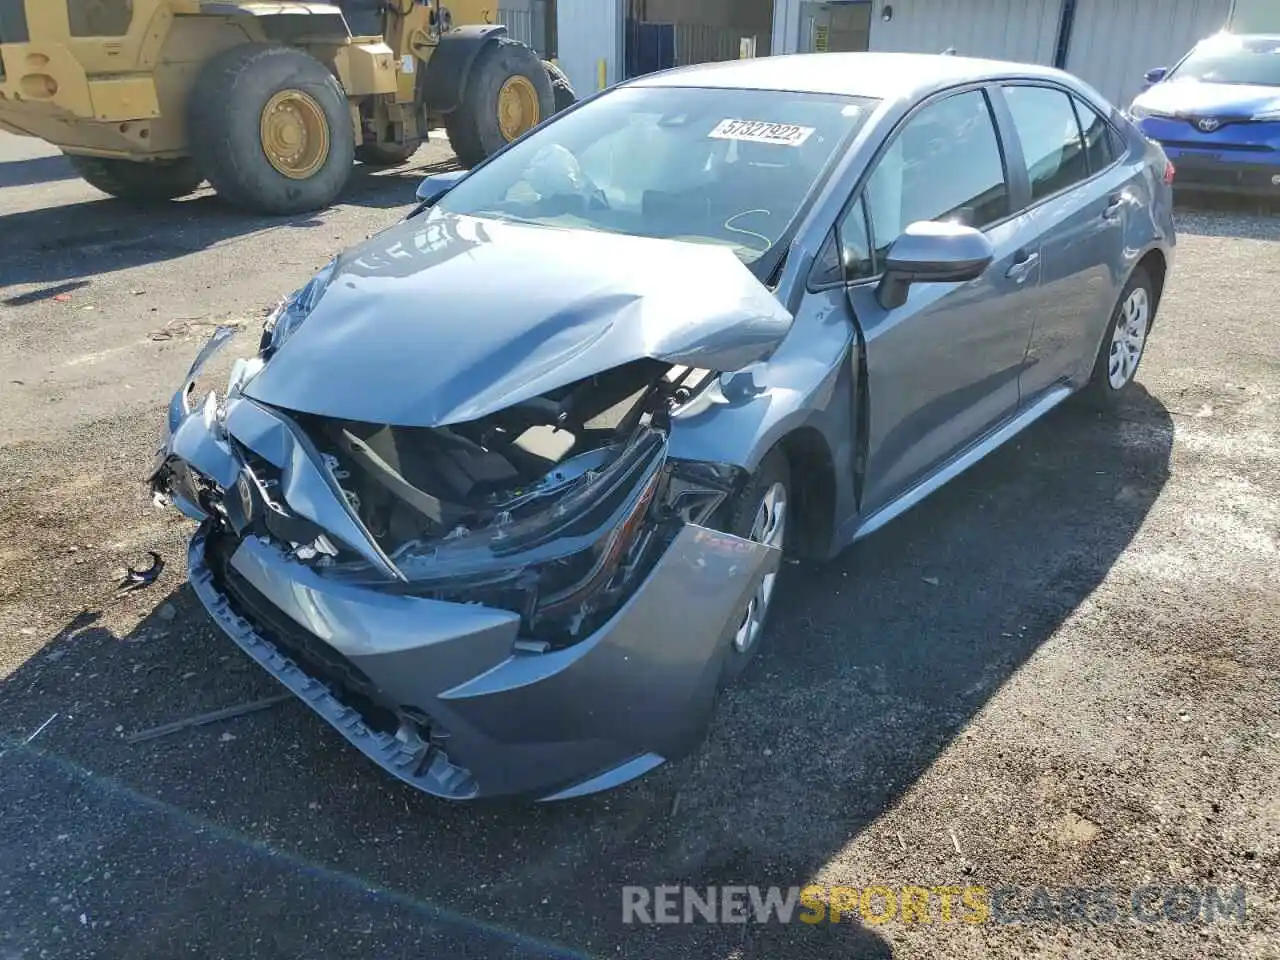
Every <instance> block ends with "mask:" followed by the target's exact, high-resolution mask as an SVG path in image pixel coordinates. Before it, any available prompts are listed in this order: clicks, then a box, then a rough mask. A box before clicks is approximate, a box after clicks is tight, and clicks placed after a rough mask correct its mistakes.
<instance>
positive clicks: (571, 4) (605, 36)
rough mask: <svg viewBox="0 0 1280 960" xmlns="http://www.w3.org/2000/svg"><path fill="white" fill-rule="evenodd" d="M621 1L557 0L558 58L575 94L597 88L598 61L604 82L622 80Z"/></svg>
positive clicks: (612, 82)
mask: <svg viewBox="0 0 1280 960" xmlns="http://www.w3.org/2000/svg"><path fill="white" fill-rule="evenodd" d="M622 24H623V12H622V0H558V2H557V4H556V42H557V52H558V54H559V56H558V57H557V59H558V60H559V62H560V68H561V69H562V70H564V72H565V73H567V74H568V75H569V82H570V83H572V84H573V88H574V90H576V91H577V92H578V96H580V97H585V96H588V95H590V94H592V93H595V92H596V91H597V90H598V89H599V88H600V83H599V79H598V64H599V62H600V61H601V60H603V61H604V62H605V83H606V85H612V84H615V83H617V82H618V81H619V80H621V79H622V69H623V58H622Z"/></svg>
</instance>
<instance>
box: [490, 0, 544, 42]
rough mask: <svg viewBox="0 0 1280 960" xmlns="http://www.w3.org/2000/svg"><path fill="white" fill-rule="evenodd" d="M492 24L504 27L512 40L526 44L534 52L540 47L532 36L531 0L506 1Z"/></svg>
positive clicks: (536, 39) (537, 40)
mask: <svg viewBox="0 0 1280 960" xmlns="http://www.w3.org/2000/svg"><path fill="white" fill-rule="evenodd" d="M493 22H494V23H501V24H502V25H503V26H505V27H506V28H507V34H508V36H510V37H511V39H512V40H519V41H520V42H521V43H527V44H528V45H529V46H531V47H533V48H534V49H535V50H537V49H538V48H539V47H540V46H541V43H540V42H539V39H538V38H537V37H535V36H534V35H533V0H506V3H504V4H503V5H502V6H500V7H499V8H498V13H497V16H495V17H494V20H493ZM539 52H541V51H539Z"/></svg>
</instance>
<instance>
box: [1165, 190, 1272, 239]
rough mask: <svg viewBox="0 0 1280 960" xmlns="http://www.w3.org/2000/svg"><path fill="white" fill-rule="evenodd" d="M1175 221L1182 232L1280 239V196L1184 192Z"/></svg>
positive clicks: (1227, 236)
mask: <svg viewBox="0 0 1280 960" xmlns="http://www.w3.org/2000/svg"><path fill="white" fill-rule="evenodd" d="M1176 202H1177V206H1176V209H1175V212H1174V222H1175V225H1176V227H1177V231H1178V233H1179V234H1187V235H1192V236H1202V237H1226V238H1231V239H1249V240H1280V216H1277V213H1280V199H1277V200H1267V199H1260V198H1257V197H1237V196H1232V195H1230V194H1216V193H1194V192H1185V191H1184V192H1180V193H1179V194H1178V195H1177V197H1176Z"/></svg>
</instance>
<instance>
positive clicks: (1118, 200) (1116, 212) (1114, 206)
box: [1102, 194, 1124, 220]
mask: <svg viewBox="0 0 1280 960" xmlns="http://www.w3.org/2000/svg"><path fill="white" fill-rule="evenodd" d="M1123 209H1124V196H1123V195H1121V194H1117V195H1116V196H1114V197H1111V198H1110V200H1109V202H1108V203H1107V208H1106V209H1105V210H1103V211H1102V219H1103V220H1114V219H1115V218H1116V217H1118V216H1120V211H1121V210H1123Z"/></svg>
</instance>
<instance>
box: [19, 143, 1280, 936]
mask: <svg viewBox="0 0 1280 960" xmlns="http://www.w3.org/2000/svg"><path fill="white" fill-rule="evenodd" d="M447 163H448V155H447V152H446V151H445V150H444V149H443V148H441V147H436V146H428V147H426V148H424V150H423V151H422V152H420V153H419V155H418V157H417V158H415V160H414V161H413V162H412V164H411V165H410V166H409V167H408V168H405V169H402V170H398V171H392V172H382V173H377V174H374V173H369V172H366V171H363V170H358V171H357V174H356V176H355V178H354V180H353V183H352V186H351V189H350V191H349V192H348V195H347V196H346V197H345V198H344V200H343V202H342V203H340V204H339V205H338V206H337V207H335V208H334V209H332V210H330V211H326V212H324V213H322V214H318V215H315V216H309V217H299V218H292V219H263V218H253V217H246V216H244V215H241V214H237V213H234V212H231V211H229V210H227V209H225V208H224V207H222V205H221V204H220V203H219V202H218V201H217V200H216V198H213V197H211V196H205V195H200V196H197V197H195V198H192V199H189V200H186V201H182V202H177V203H174V204H171V205H169V206H167V207H165V208H163V209H161V210H158V211H155V210H153V211H149V212H140V211H136V210H132V209H130V208H129V207H127V206H125V205H124V204H121V203H119V202H117V201H114V200H110V199H106V198H103V197H102V196H101V195H100V194H98V193H96V191H94V190H93V189H92V188H90V187H89V186H87V185H85V184H83V183H81V182H80V181H78V180H76V179H74V178H72V176H71V173H70V171H69V169H68V168H67V167H66V165H65V162H64V161H63V160H62V159H61V158H58V157H56V156H52V155H51V154H50V151H48V150H47V149H46V148H44V147H43V146H42V145H40V144H37V143H33V142H31V141H23V140H17V139H14V138H8V137H4V136H3V135H0V343H3V349H0V798H2V801H0V897H2V898H3V899H2V900H0V960H16V958H24V960H25V958H37V957H41V958H43V957H48V958H63V957H67V958H72V957H76V958H78V957H121V958H125V957H127V958H130V960H142V958H152V957H154V958H169V957H173V956H177V955H179V954H183V955H190V956H199V957H237V958H239V957H299V956H306V957H378V958H384V957H385V958H396V957H424V956H430V957H453V956H457V957H541V956H574V955H589V956H626V957H657V958H662V957H694V956H697V957H705V958H723V960H729V958H747V957H752V958H754V957H761V958H766V957H767V958H777V957H787V958H791V957H797V958H807V957H812V958H832V957H888V956H892V955H898V956H904V957H905V956H912V957H915V956H925V957H947V958H959V957H991V956H996V957H1021V956H1028V955H1037V956H1054V957H1058V956H1088V957H1121V956H1123V957H1152V958H1161V960H1165V958H1170V957H1209V956H1221V957H1233V958H1234V957H1242V958H1243V957H1249V958H1257V957H1277V956H1280V946H1278V943H1280V940H1278V938H1277V935H1276V930H1277V921H1278V920H1280V656H1278V655H1277V649H1276V644H1277V637H1278V636H1280V614H1278V611H1280V572H1278V571H1280V568H1278V567H1277V563H1276V561H1277V554H1278V553H1280V469H1278V468H1277V464H1280V338H1278V337H1277V332H1278V329H1280V328H1277V325H1276V319H1275V318H1276V313H1275V310H1276V304H1277V303H1278V302H1280V219H1277V218H1276V217H1275V216H1274V215H1269V214H1266V213H1261V214H1260V213H1257V212H1255V211H1251V210H1235V211H1221V210H1217V211H1215V210H1200V211H1191V212H1185V213H1184V214H1182V216H1181V218H1180V226H1181V231H1182V233H1181V244H1180V248H1179V261H1178V263H1177V265H1176V269H1175V272H1174V275H1173V278H1172V280H1171V284H1170V287H1169V289H1168V291H1167V294H1166V297H1165V301H1164V303H1163V305H1162V308H1161V313H1160V317H1159V320H1158V322H1157V325H1156V327H1155V331H1154V339H1153V340H1152V342H1151V346H1150V349H1149V351H1148V355H1147V357H1146V359H1145V362H1144V365H1143V368H1142V370H1141V372H1140V374H1139V380H1140V382H1141V386H1142V389H1140V390H1138V391H1137V393H1136V396H1134V397H1133V399H1132V400H1131V401H1130V402H1129V403H1128V405H1127V406H1126V408H1125V409H1124V410H1123V411H1122V412H1121V414H1120V416H1118V417H1116V418H1114V419H1109V420H1105V419H1097V418H1095V417H1093V416H1090V415H1085V414H1083V413H1081V412H1079V411H1077V410H1068V409H1062V410H1060V411H1058V412H1056V413H1055V414H1053V415H1051V416H1050V417H1049V418H1048V419H1046V420H1045V421H1043V422H1042V423H1040V424H1039V425H1037V426H1036V427H1034V428H1033V429H1032V430H1031V431H1029V432H1028V433H1027V434H1025V435H1024V436H1023V437H1021V438H1020V439H1019V440H1018V441H1016V442H1015V443H1013V444H1012V445H1010V446H1009V447H1008V448H1007V449H1005V450H1002V451H1000V452H999V453H997V454H996V455H994V456H993V457H991V458H989V459H988V460H987V461H986V462H984V463H983V464H981V465H979V466H978V467H976V468H975V469H973V470H972V471H970V472H969V473H968V474H966V475H964V476H963V477H962V478H960V479H959V480H957V481H956V482H954V483H953V484H952V485H951V486H950V487H949V488H948V489H946V490H945V491H943V492H941V493H939V494H938V495H936V496H935V497H933V498H931V499H930V500H929V501H928V502H926V503H925V504H923V505H922V506H920V507H919V508H917V509H916V510H915V511H913V512H912V513H911V514H909V515H908V516H906V517H904V518H902V519H901V520H899V521H897V522H895V523H894V524H892V525H890V526H889V527H887V528H886V529H885V530H884V531H882V532H881V533H879V534H877V535H876V536H875V537H873V538H871V539H870V540H868V541H867V542H865V543H863V544H861V545H859V546H858V547H857V548H855V549H854V550H852V551H850V552H849V553H848V554H846V555H845V556H844V557H842V558H841V559H840V560H839V561H837V562H836V563H834V564H831V565H828V566H825V567H807V566H806V567H797V566H789V567H787V569H786V573H787V580H786V581H785V582H784V589H783V592H782V595H781V598H780V600H779V604H780V605H779V607H778V608H777V610H776V614H775V620H774V622H773V628H772V630H771V635H770V638H769V647H768V649H767V651H766V652H765V654H764V655H763V657H762V660H761V661H760V662H759V663H758V664H757V665H756V667H755V669H753V671H752V673H751V674H749V682H748V683H746V684H745V685H744V686H743V687H741V688H740V689H736V690H734V691H733V692H732V693H731V694H730V695H729V696H727V697H726V698H725V700H724V702H723V703H722V704H721V706H720V709H719V712H718V715H717V719H716V722H715V726H714V729H713V731H712V734H711V736H710V738H709V740H708V742H707V743H706V745H705V747H704V748H703V749H702V750H701V751H700V752H699V753H698V754H697V755H695V756H694V757H692V758H690V759H689V760H687V761H685V762H682V763H679V764H676V765H672V766H670V767H668V768H663V769H660V770H659V771H657V772H655V773H654V774H653V775H651V776H650V777H648V778H646V779H644V780H643V781H641V782H639V783H636V784H633V785H630V786H628V787H626V788H624V789H621V790H619V791H616V792H614V793H612V794H609V795H606V796H603V797H597V798H592V799H587V800H584V801H581V802H576V803H571V804H561V805H556V806H549V807H535V808H531V807H527V806H516V805H510V804H484V805H480V806H461V807H459V806H447V805H444V804H441V803H439V802H437V801H433V800H431V799H430V798H427V797H425V796H421V795H418V794H415V793H414V792H412V791H410V790H409V789H408V788H405V787H402V786H401V785H399V784H398V783H396V782H394V781H392V780H391V779H390V778H388V777H386V776H385V775H383V774H382V773H381V772H380V771H378V770H377V769H376V768H375V767H373V766H372V765H371V764H369V763H368V762H367V761H365V760H364V759H363V758H362V757H361V756H359V755H358V754H357V753H355V752H354V751H353V750H351V749H350V748H348V747H347V746H346V745H345V744H344V743H343V742H342V741H341V739H340V738H339V737H337V736H336V735H335V734H333V733H332V732H331V731H330V730H329V729H328V728H327V727H326V726H324V725H323V724H322V723H321V722H320V721H319V720H318V719H316V718H315V717H313V716H312V715H311V714H310V712H309V711H307V709H306V708H304V707H303V706H301V705H299V704H295V703H292V702H289V703H286V704H284V705H281V706H278V707H275V708H273V709H270V710H267V711H264V712H260V713H255V714H253V715H250V716H244V717H241V718H238V719H234V720H229V721H225V722H222V723H217V724H212V725H209V726H206V727H201V728H197V729H191V730H186V731H183V732H180V733H176V734H173V735H171V736H168V737H163V738H158V739H154V740H150V741H147V742H143V743H137V744H130V743H129V742H128V741H127V740H126V737H127V736H128V735H129V734H131V733H134V732H136V731H139V730H143V729H146V728H149V727H152V726H155V725H158V724H162V723H167V722H169V721H173V720H177V719H181V718H183V717H187V716H192V715H195V714H199V713H202V712H204V711H209V710H214V709H217V708H220V707H225V706H230V705H235V704H239V703H244V702H248V701H252V700H256V699H259V698H262V697H267V696H270V695H272V694H274V693H276V692H277V690H276V688H275V687H274V686H273V682H272V681H271V680H270V679H269V678H268V677H266V676H265V675H263V674H262V673H261V672H260V671H258V670H257V668H256V667H254V666H253V665H252V664H251V663H249V662H248V661H247V660H246V659H245V658H244V657H243V656H241V655H240V654H239V653H238V651H236V649H235V648H234V647H233V645H232V644H231V643H230V642H229V641H228V640H226V639H225V638H223V637H222V636H221V635H220V634H218V633H217V632H216V631H215V629H214V628H212V627H211V626H210V625H209V624H208V623H207V622H206V619H205V617H204V616H203V615H202V613H201V611H200V610H199V609H198V605H197V604H196V602H195V600H194V598H193V597H192V596H191V594H190V592H189V590H187V589H186V588H185V587H184V585H183V578H184V562H183V557H184V547H183V542H184V538H185V537H186V536H187V534H188V533H189V530H190V525H189V524H188V523H187V522H186V521H184V520H182V519H181V518H179V517H177V516H175V515H172V514H170V513H164V512H159V511H156V510H155V509H153V508H152V507H151V506H150V504H149V503H148V501H147V499H146V496H145V493H144V490H143V487H142V483H141V481H142V477H143V475H144V473H145V471H146V469H147V466H148V464H149V462H150V457H151V454H152V452H153V450H154V448H155V445H156V442H157V440H158V437H159V431H160V424H161V417H162V409H163V405H164V403H165V402H166V401H167V399H168V396H169V393H170V392H171V390H172V389H173V388H174V387H175V386H176V384H177V383H178V381H179V379H180V378H181V376H182V374H183V373H184V371H185V369H186V367H187V365H188V364H189V362H190V360H191V358H192V357H193V356H194V354H195V352H196V351H197V350H198V348H199V346H200V345H201V344H202V343H203V341H204V340H205V339H206V338H207V337H208V335H209V334H210V332H211V331H212V329H213V327H214V326H215V325H217V324H218V323H232V324H237V325H240V326H242V327H243V328H244V331H245V332H244V333H243V334H242V336H241V340H242V344H241V348H242V349H243V350H245V351H250V350H252V347H253V344H254V343H255V342H256V335H257V327H258V324H259V323H260V321H261V318H262V316H263V314H264V312H265V311H266V309H268V308H269V307H270V306H271V305H272V304H273V303H274V302H276V300H277V298H278V297H279V296H280V295H282V294H284V293H286V292H288V291H289V290H291V289H293V288H295V287H296V286H298V285H300V284H301V283H302V282H303V281H304V280H305V279H306V278H307V276H308V275H309V274H310V273H311V271H313V270H314V269H316V268H317V267H319V266H321V265H322V264H323V263H324V262H325V261H326V260H327V259H328V258H329V257H330V256H331V255H332V254H333V253H335V252H336V251H337V250H339V249H340V248H342V247H343V246H345V245H346V244H349V243H351V242H353V241H355V240H358V239H362V238H364V237H365V236H367V235H368V234H370V233H373V232H375V231H377V230H379V229H381V228H383V227H385V226H388V225H390V224H391V223H393V222H395V221H396V220H397V219H398V218H399V217H400V216H402V214H403V213H404V211H405V210H406V208H407V206H408V204H409V203H410V201H411V200H412V194H413V190H414V187H415V185H416V183H417V181H418V179H419V178H420V176H421V175H422V173H423V172H424V170H426V169H430V168H432V167H434V166H438V165H444V164H447ZM477 304H478V306H482V304H483V291H477ZM424 310H429V305H424ZM229 353H234V348H233V350H232V351H229ZM227 359H228V360H229V358H227ZM218 375H221V371H220V370H219V371H215V377H216V376H218ZM219 385H220V384H219ZM150 550H155V551H158V552H159V553H160V554H161V555H162V557H163V558H164V559H165V561H166V567H165V570H164V572H163V573H162V575H161V576H160V578H159V580H158V581H157V583H156V584H155V585H154V586H153V587H152V588H151V589H149V590H145V591H143V592H140V593H137V594H134V595H132V596H128V597H126V598H124V599H120V600H117V599H115V598H114V596H113V591H114V586H115V580H116V578H118V577H119V576H120V575H121V573H122V572H123V571H122V568H123V567H124V566H125V565H129V564H131V565H135V566H139V565H141V566H145V565H146V563H147V551H150ZM809 883H817V884H822V885H844V886H850V887H855V888H864V887H867V886H872V885H879V886H887V887H890V888H897V887H901V886H905V885H913V886H922V887H927V888H934V887H939V886H947V885H956V886H959V887H973V886H982V887H986V888H988V889H992V888H997V887H1006V886H1014V887H1017V888H1019V889H1020V890H1021V891H1027V890H1030V889H1031V888H1033V887H1036V886H1038V885H1043V886H1045V887H1047V888H1050V889H1051V890H1055V891H1056V890H1058V889H1060V888H1065V887H1085V888H1094V887H1111V888H1117V889H1119V890H1121V891H1128V890H1130V889H1132V888H1136V887H1142V886H1144V885H1158V886H1161V887H1170V886H1174V885H1181V886H1184V887H1191V888H1195V889H1201V888H1203V887H1205V886H1210V885H1211V886H1216V887H1218V888H1219V889H1220V890H1230V889H1232V888H1234V887H1235V886H1236V885H1242V887H1243V889H1244V891H1245V894H1246V898H1247V913H1246V916H1245V918H1244V919H1243V920H1239V919H1235V918H1228V919H1223V918H1221V917H1219V919H1218V920H1217V921H1215V922H1207V921H1205V920H1204V919H1203V918H1202V917H1198V918H1196V919H1194V920H1193V921H1191V922H1173V921H1171V920H1168V919H1165V918H1164V917H1159V918H1157V921H1156V922H1152V923H1144V922H1137V921H1135V920H1133V919H1129V918H1126V917H1124V916H1122V917H1121V918H1120V919H1118V920H1116V921H1115V922H1108V921H1105V920H1103V921H1100V922H1097V923H1094V924H1090V925H1082V924H1080V923H1073V922H1064V920H1063V918H1062V917H1061V916H1055V915H1054V914H1053V913H1052V912H1045V911H1043V910H1041V911H1040V912H1039V913H1038V914H1035V915H1034V916H1033V915H1030V914H1028V915H1027V917H1028V918H1029V919H1027V922H1020V923H1011V924H1003V923H995V922H986V923H968V922H964V921H961V920H959V919H957V918H956V917H955V916H953V918H952V919H951V920H950V921H947V920H943V919H942V918H941V916H940V913H939V908H938V906H937V905H936V903H935V904H934V905H933V906H932V908H931V914H930V915H931V917H932V919H933V922H932V923H928V924H923V923H903V922H902V921H901V918H900V917H898V918H894V919H892V920H891V921H889V922H886V923H883V924H877V923H873V922H871V919H874V917H873V918H871V919H868V918H865V917H864V918H861V919H856V920H855V921H854V922H844V923H841V924H838V925H833V924H829V923H822V924H817V925H810V924H805V923H799V922H793V923H790V924H779V923H766V924H755V923H748V924H706V923H696V924H690V925H684V924H678V925H652V926H647V925H627V924H624V923H623V922H622V892H621V890H622V887H623V885H627V884H633V885H645V886H653V885H657V884H692V885H695V886H697V887H700V888H703V887H707V886H710V885H716V886H722V885H728V884H743V885H748V884H749V885H759V886H768V885H779V886H783V887H787V886H792V885H805V884H809ZM1066 919H1067V920H1069V919H1070V917H1067V918H1066Z"/></svg>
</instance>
